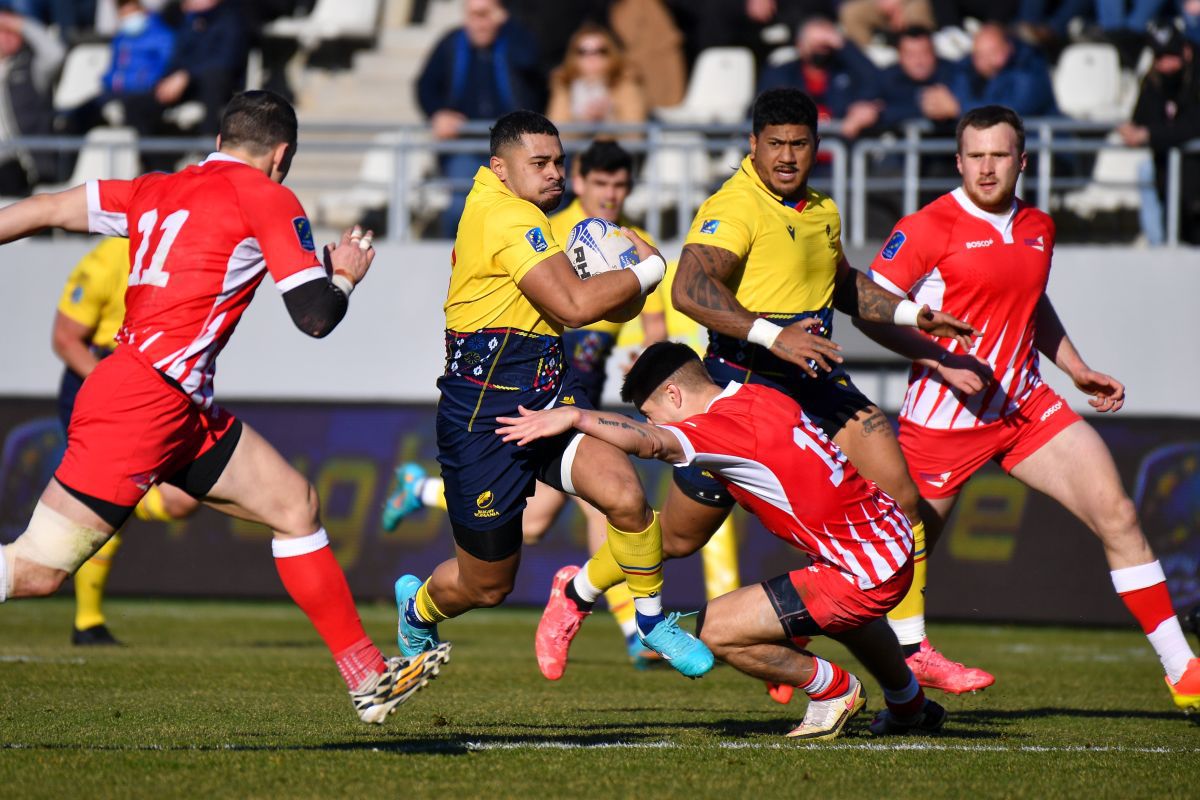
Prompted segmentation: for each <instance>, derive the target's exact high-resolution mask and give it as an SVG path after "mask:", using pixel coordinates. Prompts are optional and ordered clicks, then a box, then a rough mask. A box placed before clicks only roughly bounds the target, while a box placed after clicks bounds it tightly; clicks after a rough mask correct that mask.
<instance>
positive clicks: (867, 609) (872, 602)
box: [762, 559, 913, 639]
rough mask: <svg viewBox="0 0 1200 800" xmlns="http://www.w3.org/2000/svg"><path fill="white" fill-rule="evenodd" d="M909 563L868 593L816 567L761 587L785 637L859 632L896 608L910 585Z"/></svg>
mask: <svg viewBox="0 0 1200 800" xmlns="http://www.w3.org/2000/svg"><path fill="white" fill-rule="evenodd" d="M912 580H913V565H912V559H909V560H908V561H906V562H905V564H904V566H903V567H901V568H900V569H899V571H897V572H896V574H895V575H892V577H890V578H888V579H887V580H886V581H884V582H883V583H881V584H879V585H878V586H875V587H873V588H870V589H862V588H859V586H858V583H857V582H856V581H855V579H854V576H852V575H848V574H846V573H845V572H843V571H842V570H840V569H838V568H836V567H832V566H830V565H828V564H825V563H821V562H818V563H815V564H813V565H812V566H809V567H805V568H804V569H798V570H794V571H792V572H789V573H788V574H786V575H780V576H779V577H777V578H772V579H771V580H769V581H763V584H762V586H763V588H764V589H765V590H766V592H767V597H768V598H770V600H771V605H772V606H774V607H775V613H776V614H777V615H778V616H779V622H780V623H781V624H782V625H783V629H784V631H785V632H786V633H787V635H788V637H789V638H793V639H794V638H796V637H804V636H816V635H818V634H822V633H838V632H839V631H849V630H854V629H855V628H861V627H862V626H864V625H866V624H867V623H868V622H871V621H873V620H876V619H879V618H880V617H882V616H883V615H884V614H886V613H887V612H889V611H891V610H892V609H893V608H895V607H896V604H897V603H899V602H900V601H901V600H903V599H904V595H906V594H908V589H909V587H910V586H912Z"/></svg>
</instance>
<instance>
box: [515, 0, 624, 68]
mask: <svg viewBox="0 0 1200 800" xmlns="http://www.w3.org/2000/svg"><path fill="white" fill-rule="evenodd" d="M611 2H612V0H554V2H549V3H548V2H546V0H504V6H505V8H506V9H508V14H509V16H510V17H512V19H513V20H514V21H515V22H516V23H517V24H519V25H520V26H521V27H522V28H524V29H525V30H527V31H528V32H529V33H531V34H532V35H533V38H534V39H536V40H537V44H538V54H539V55H540V56H541V60H540V62H539V67H538V68H539V69H540V70H541V71H542V73H543V74H545V75H549V74H550V73H551V72H552V71H554V68H555V67H557V66H558V65H559V64H561V63H562V62H563V59H565V58H566V56H567V42H568V41H569V40H570V38H571V34H573V33H575V31H577V30H578V29H579V26H580V25H582V24H583V23H585V22H595V23H598V24H604V22H605V20H606V19H607V18H608V6H609V5H610V4H611Z"/></svg>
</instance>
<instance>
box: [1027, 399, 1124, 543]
mask: <svg viewBox="0 0 1200 800" xmlns="http://www.w3.org/2000/svg"><path fill="white" fill-rule="evenodd" d="M1009 473H1010V474H1011V475H1012V476H1013V477H1014V478H1016V479H1017V480H1019V481H1021V482H1022V483H1024V484H1026V485H1027V486H1029V487H1031V488H1033V489H1037V490H1038V491H1039V492H1043V493H1044V494H1047V495H1049V496H1050V497H1051V498H1053V499H1054V500H1057V501H1058V502H1059V503H1061V504H1062V506H1063V507H1064V508H1066V509H1067V510H1068V511H1070V512H1071V513H1072V514H1074V515H1075V516H1076V517H1078V518H1079V519H1080V520H1082V521H1083V522H1084V524H1086V525H1087V526H1088V527H1090V528H1091V529H1092V530H1093V531H1095V532H1096V533H1097V534H1099V535H1101V536H1106V535H1107V534H1109V533H1114V534H1120V533H1127V532H1129V529H1136V527H1137V517H1136V514H1135V511H1134V507H1133V501H1131V500H1130V499H1129V495H1128V494H1126V493H1125V489H1124V487H1123V486H1122V485H1121V477H1120V475H1119V474H1118V473H1117V465H1116V464H1115V463H1114V462H1113V458H1112V454H1111V453H1110V452H1109V450H1108V446H1107V445H1106V444H1104V440H1103V439H1101V438H1100V434H1098V433H1096V429H1095V428H1093V427H1092V426H1091V425H1089V424H1088V423H1087V422H1085V421H1083V420H1078V421H1076V422H1074V423H1072V424H1071V425H1069V426H1068V427H1066V428H1064V429H1063V430H1061V431H1059V432H1058V433H1057V434H1055V435H1054V437H1053V438H1051V439H1050V440H1049V441H1047V442H1046V443H1045V444H1043V445H1042V446H1041V447H1039V448H1038V449H1037V450H1035V451H1034V452H1033V453H1031V454H1030V455H1028V456H1026V457H1025V458H1024V459H1022V460H1021V461H1020V462H1018V463H1016V464H1013V465H1011V466H1009Z"/></svg>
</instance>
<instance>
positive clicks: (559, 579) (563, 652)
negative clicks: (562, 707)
mask: <svg viewBox="0 0 1200 800" xmlns="http://www.w3.org/2000/svg"><path fill="white" fill-rule="evenodd" d="M578 572H579V567H577V566H574V565H570V566H566V567H562V568H561V569H559V571H558V572H556V573H554V580H553V581H551V582H550V599H549V600H547V601H546V608H545V609H544V610H543V611H542V618H541V619H540V620H538V626H537V634H536V635H535V636H534V639H533V649H534V652H535V653H537V662H538V669H540V670H541V671H542V674H543V675H545V676H546V678H547V679H548V680H552V681H556V680H558V679H559V678H561V677H562V676H563V673H564V672H566V671H567V652H568V651H569V650H570V649H571V640H572V639H574V638H575V634H577V633H579V626H581V625H582V624H583V620H584V618H585V617H586V616H587V615H588V614H590V613H592V612H590V611H580V610H579V607H578V606H576V605H575V602H574V601H573V600H571V598H569V597H567V584H569V583H570V582H571V581H572V580H574V578H575V575H576V574H577V573H578Z"/></svg>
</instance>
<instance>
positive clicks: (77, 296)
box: [71, 285, 83, 303]
mask: <svg viewBox="0 0 1200 800" xmlns="http://www.w3.org/2000/svg"><path fill="white" fill-rule="evenodd" d="M81 300H83V287H82V286H79V285H76V287H75V288H74V289H72V290H71V302H72V303H78V302H80V301H81Z"/></svg>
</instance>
